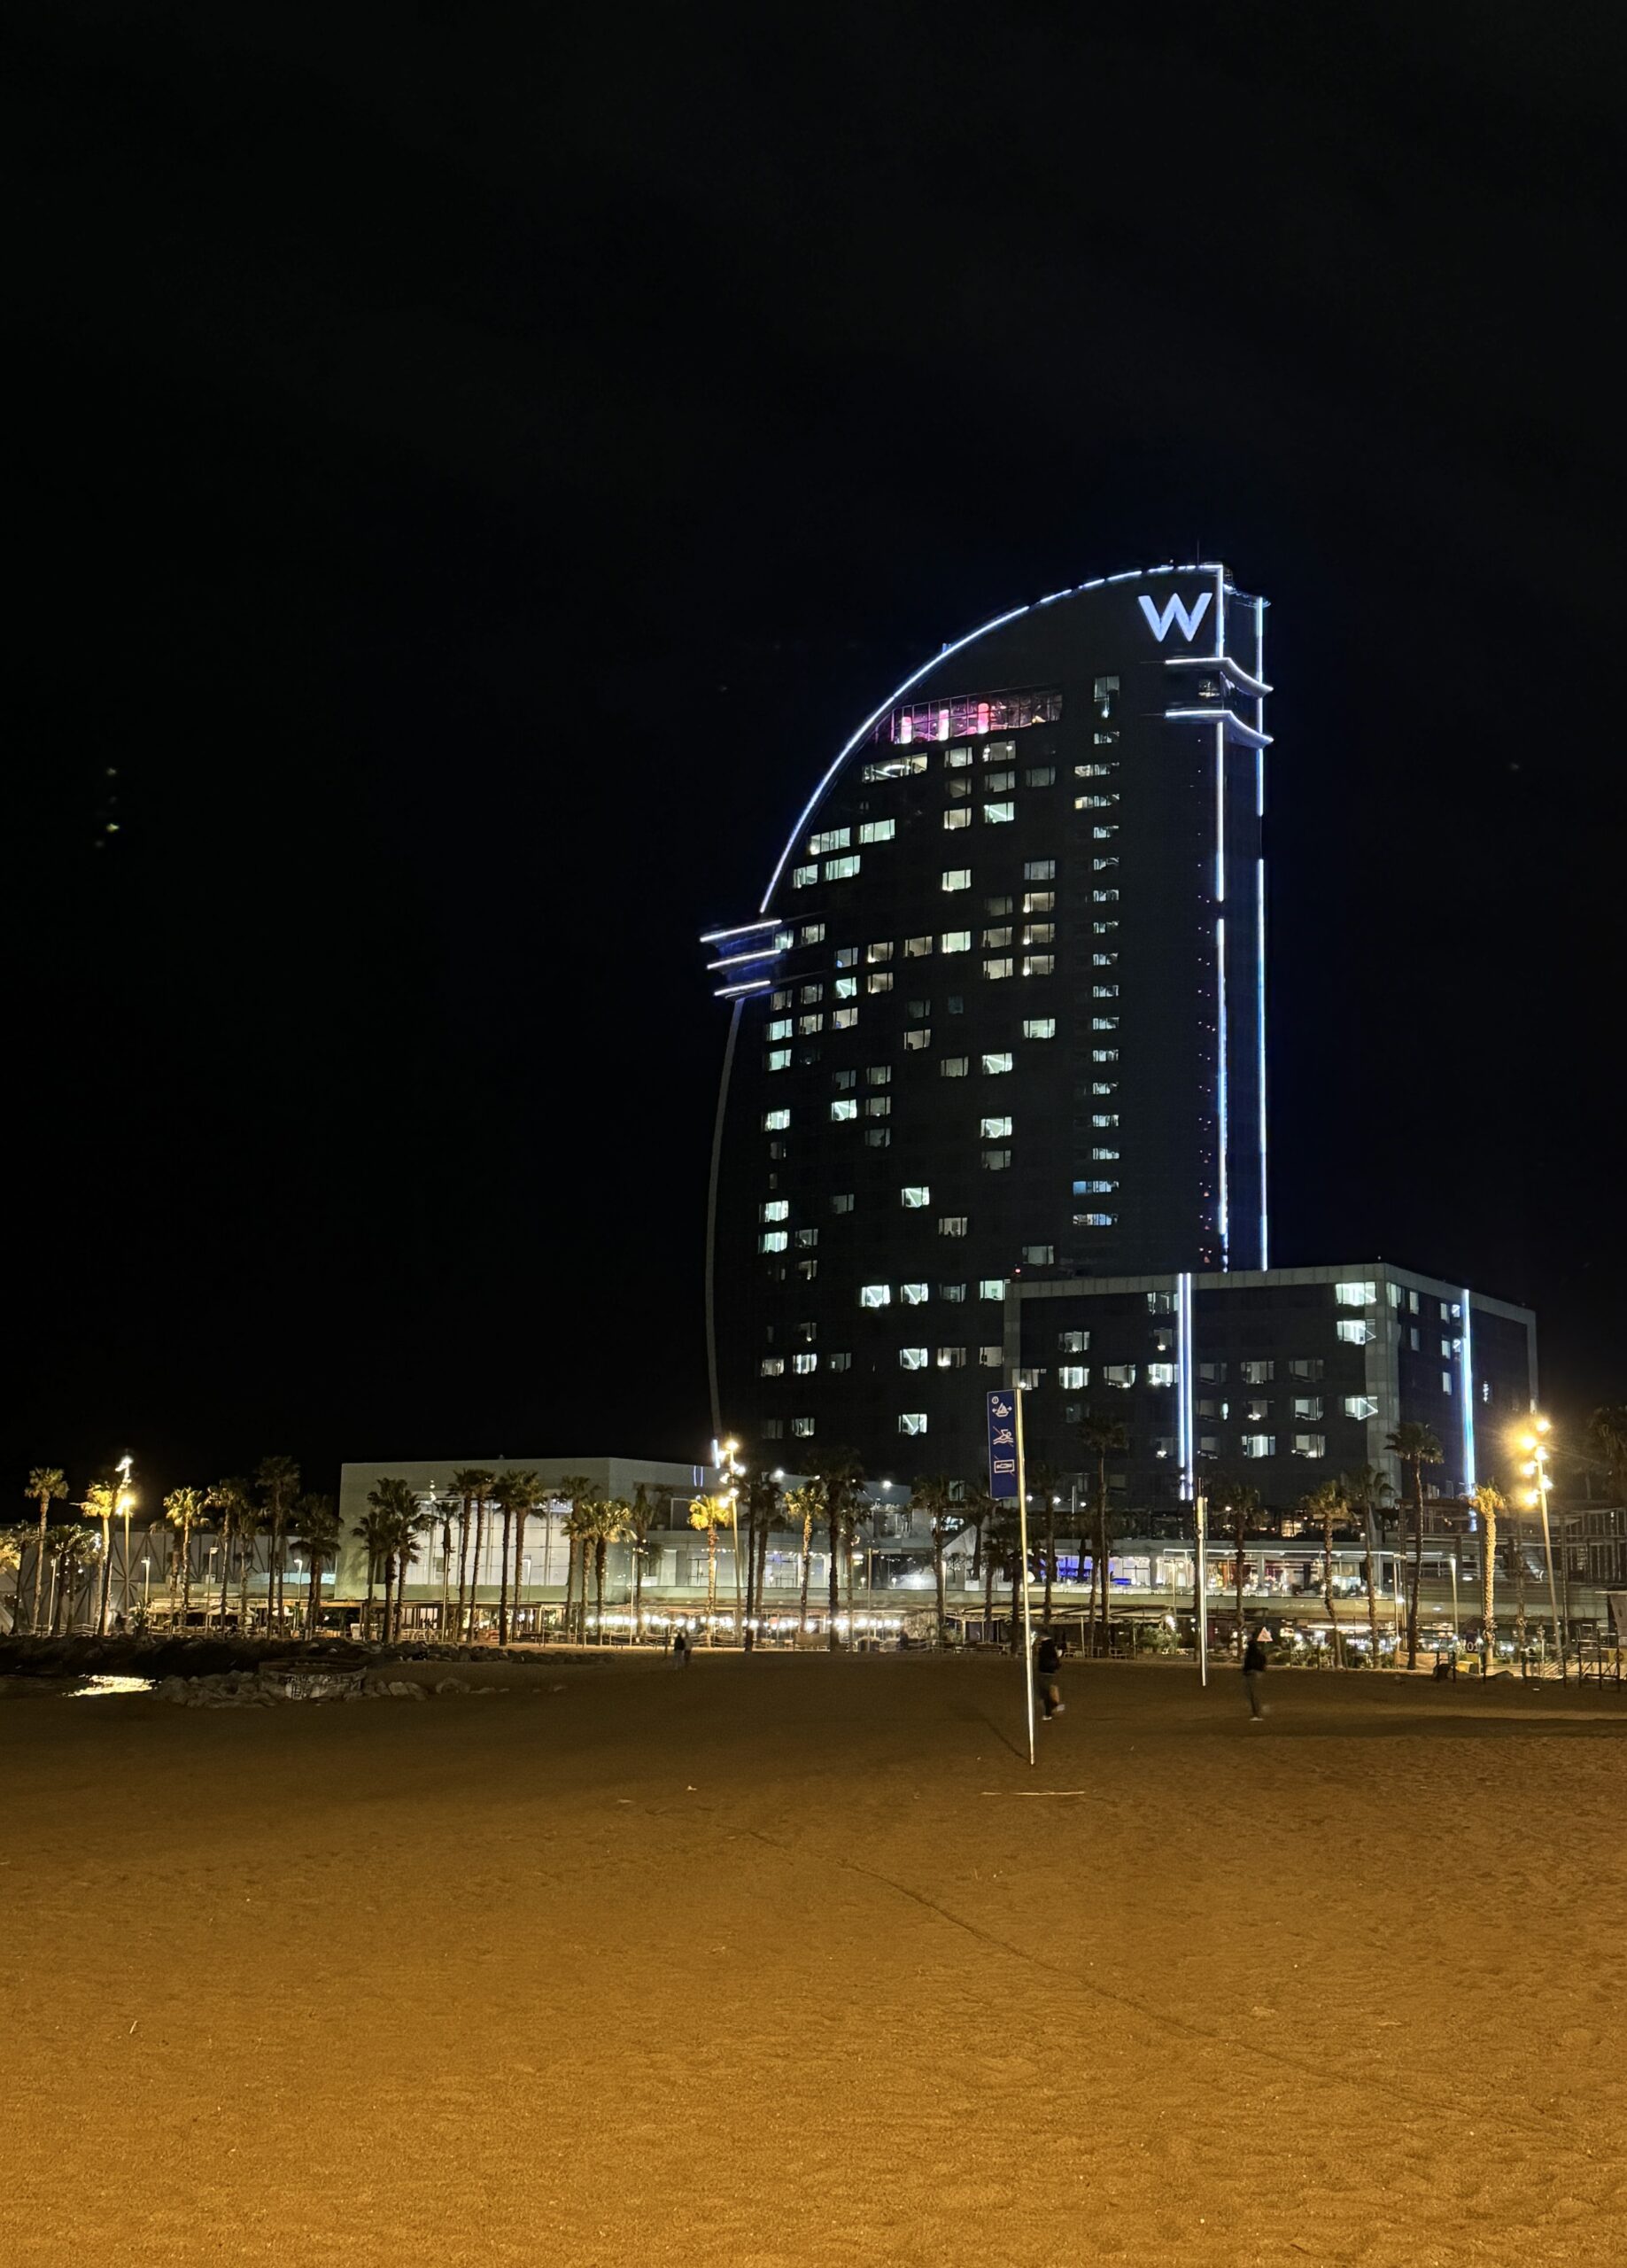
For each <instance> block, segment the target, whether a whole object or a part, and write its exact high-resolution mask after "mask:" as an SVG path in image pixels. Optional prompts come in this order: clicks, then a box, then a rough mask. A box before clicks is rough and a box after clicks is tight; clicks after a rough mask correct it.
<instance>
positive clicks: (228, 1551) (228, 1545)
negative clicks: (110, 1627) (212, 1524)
mask: <svg viewBox="0 0 1627 2268" xmlns="http://www.w3.org/2000/svg"><path fill="white" fill-rule="evenodd" d="M125 1557H126V1558H127V1560H128V1557H129V1555H128V1552H127V1553H126V1555H125ZM231 1583H232V1532H231V1529H230V1527H229V1526H223V1527H222V1528H221V1637H222V1638H223V1637H224V1636H225V1635H226V1602H227V1600H228V1599H229V1597H230V1596H231ZM125 1591H126V1596H128V1591H129V1569H128V1565H127V1567H126V1569H125Z"/></svg>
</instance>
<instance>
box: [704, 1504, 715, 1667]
mask: <svg viewBox="0 0 1627 2268" xmlns="http://www.w3.org/2000/svg"><path fill="white" fill-rule="evenodd" d="M716 1615H717V1522H716V1521H715V1520H709V1521H708V1523H707V1528H706V1643H707V1644H708V1645H709V1646H710V1645H715V1644H716V1643H717V1634H716V1632H715V1630H714V1629H713V1627H712V1625H713V1621H714V1619H715V1618H716Z"/></svg>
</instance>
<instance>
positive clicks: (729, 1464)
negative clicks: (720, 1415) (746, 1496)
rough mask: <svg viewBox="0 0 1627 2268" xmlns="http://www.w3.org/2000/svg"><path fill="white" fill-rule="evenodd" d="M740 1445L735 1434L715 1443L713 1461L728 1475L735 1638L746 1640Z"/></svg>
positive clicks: (727, 1494) (727, 1495)
mask: <svg viewBox="0 0 1627 2268" xmlns="http://www.w3.org/2000/svg"><path fill="white" fill-rule="evenodd" d="M712 1462H713V1464H715V1465H716V1466H717V1470H718V1471H719V1472H721V1473H722V1475H723V1479H724V1501H725V1503H727V1504H728V1507H729V1533H730V1535H731V1537H732V1541H733V1545H734V1642H735V1643H736V1645H741V1644H743V1643H744V1642H745V1635H746V1633H745V1620H746V1612H745V1607H744V1604H743V1603H742V1601H741V1598H740V1475H741V1473H742V1472H745V1470H746V1468H745V1466H744V1465H743V1464H741V1463H740V1443H739V1442H738V1441H735V1440H734V1439H733V1438H732V1436H731V1438H730V1439H729V1440H728V1441H714V1442H713V1443H712Z"/></svg>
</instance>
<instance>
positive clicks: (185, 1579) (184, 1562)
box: [181, 1520, 192, 1630]
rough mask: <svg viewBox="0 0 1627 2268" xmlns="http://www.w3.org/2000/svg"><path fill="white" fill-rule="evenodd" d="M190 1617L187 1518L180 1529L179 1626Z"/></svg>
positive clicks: (189, 1544) (189, 1541) (185, 1622)
mask: <svg viewBox="0 0 1627 2268" xmlns="http://www.w3.org/2000/svg"><path fill="white" fill-rule="evenodd" d="M191 1619H192V1523H191V1521H190V1520H187V1521H185V1522H184V1523H183V1524H182V1530H181V1627H182V1629H183V1630H184V1629H185V1628H186V1627H187V1625H188V1623H189V1622H190V1620H191Z"/></svg>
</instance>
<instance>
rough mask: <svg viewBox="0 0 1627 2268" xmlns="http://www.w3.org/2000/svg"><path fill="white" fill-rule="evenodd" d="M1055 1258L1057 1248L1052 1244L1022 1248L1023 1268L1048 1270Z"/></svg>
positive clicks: (1031, 1245)
mask: <svg viewBox="0 0 1627 2268" xmlns="http://www.w3.org/2000/svg"><path fill="white" fill-rule="evenodd" d="M1056 1257H1057V1247H1056V1246H1055V1245H1054V1244H1026V1245H1024V1247H1023V1264H1024V1266H1025V1267H1028V1268H1049V1267H1050V1266H1051V1264H1052V1262H1054V1261H1055V1259H1056Z"/></svg>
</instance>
